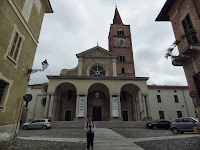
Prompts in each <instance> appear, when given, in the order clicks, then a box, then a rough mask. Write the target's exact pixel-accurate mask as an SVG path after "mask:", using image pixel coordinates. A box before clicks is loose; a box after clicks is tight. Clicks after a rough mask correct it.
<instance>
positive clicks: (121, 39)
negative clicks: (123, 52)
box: [117, 38, 126, 46]
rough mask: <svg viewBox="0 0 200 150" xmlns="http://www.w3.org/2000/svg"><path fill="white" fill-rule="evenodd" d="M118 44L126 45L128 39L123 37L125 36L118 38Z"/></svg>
mask: <svg viewBox="0 0 200 150" xmlns="http://www.w3.org/2000/svg"><path fill="white" fill-rule="evenodd" d="M117 44H118V45H119V46H125V45H126V40H125V39H123V38H119V39H117Z"/></svg>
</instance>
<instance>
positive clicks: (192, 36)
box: [182, 14, 199, 44]
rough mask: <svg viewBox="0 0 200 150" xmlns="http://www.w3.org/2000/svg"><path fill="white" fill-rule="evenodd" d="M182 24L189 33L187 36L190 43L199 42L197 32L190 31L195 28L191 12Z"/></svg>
mask: <svg viewBox="0 0 200 150" xmlns="http://www.w3.org/2000/svg"><path fill="white" fill-rule="evenodd" d="M182 25H183V29H184V31H185V34H187V35H186V38H187V41H188V44H194V43H199V41H198V39H197V36H196V33H195V32H191V33H190V31H191V30H193V29H194V28H193V24H192V21H191V19H190V16H189V14H188V15H187V16H186V17H185V19H183V21H182Z"/></svg>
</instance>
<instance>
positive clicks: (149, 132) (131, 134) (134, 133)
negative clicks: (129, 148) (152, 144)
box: [112, 128, 174, 138]
mask: <svg viewBox="0 0 200 150" xmlns="http://www.w3.org/2000/svg"><path fill="white" fill-rule="evenodd" d="M112 130H113V131H115V132H117V133H119V134H121V135H122V136H124V137H126V138H147V137H159V136H171V135H174V134H173V133H172V132H171V131H170V130H154V129H146V128H112Z"/></svg>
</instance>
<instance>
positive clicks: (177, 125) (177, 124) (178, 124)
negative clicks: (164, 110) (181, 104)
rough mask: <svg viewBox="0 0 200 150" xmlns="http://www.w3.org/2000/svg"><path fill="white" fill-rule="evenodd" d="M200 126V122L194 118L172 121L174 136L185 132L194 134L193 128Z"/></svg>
mask: <svg viewBox="0 0 200 150" xmlns="http://www.w3.org/2000/svg"><path fill="white" fill-rule="evenodd" d="M197 126H199V121H198V120H197V119H194V118H192V117H187V118H186V117H184V118H177V119H174V120H173V121H172V123H171V124H170V130H171V131H172V132H173V133H174V134H178V133H181V134H183V133H184V132H194V130H193V127H197Z"/></svg>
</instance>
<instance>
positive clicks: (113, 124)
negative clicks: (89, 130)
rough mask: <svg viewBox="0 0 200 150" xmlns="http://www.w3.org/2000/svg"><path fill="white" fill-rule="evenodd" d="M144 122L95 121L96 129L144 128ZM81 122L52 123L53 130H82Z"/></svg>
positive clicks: (83, 123) (82, 123) (82, 124)
mask: <svg viewBox="0 0 200 150" xmlns="http://www.w3.org/2000/svg"><path fill="white" fill-rule="evenodd" d="M146 123H147V122H145V121H95V124H96V126H97V128H145V125H146ZM84 125H85V122H83V121H53V122H52V127H53V128H83V127H84Z"/></svg>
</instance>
